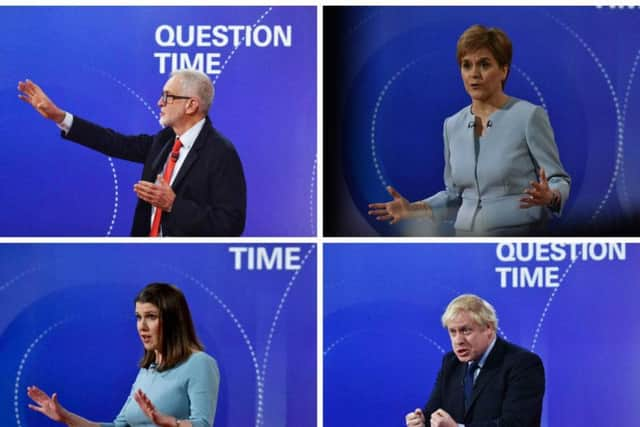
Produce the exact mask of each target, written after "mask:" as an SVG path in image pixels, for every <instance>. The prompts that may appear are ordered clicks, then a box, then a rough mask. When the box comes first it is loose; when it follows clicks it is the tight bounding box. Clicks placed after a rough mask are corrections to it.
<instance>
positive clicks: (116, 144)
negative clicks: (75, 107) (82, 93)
mask: <svg viewBox="0 0 640 427" xmlns="http://www.w3.org/2000/svg"><path fill="white" fill-rule="evenodd" d="M61 136H62V137H63V138H64V139H68V140H70V141H74V142H77V143H78V144H81V145H84V146H85V147H88V148H91V149H92V150H96V151H99V152H101V153H102V154H106V155H107V156H112V157H117V158H119V159H124V160H130V161H132V162H137V163H144V162H145V160H146V159H147V155H148V153H149V149H150V148H151V144H152V143H153V137H152V136H150V135H135V136H127V135H123V134H121V133H118V132H116V131H114V130H112V129H107V128H103V127H102V126H99V125H97V124H95V123H91V122H89V121H87V120H84V119H82V118H80V117H78V116H74V118H73V125H72V126H71V129H69V132H68V133H67V134H65V133H64V132H62V133H61Z"/></svg>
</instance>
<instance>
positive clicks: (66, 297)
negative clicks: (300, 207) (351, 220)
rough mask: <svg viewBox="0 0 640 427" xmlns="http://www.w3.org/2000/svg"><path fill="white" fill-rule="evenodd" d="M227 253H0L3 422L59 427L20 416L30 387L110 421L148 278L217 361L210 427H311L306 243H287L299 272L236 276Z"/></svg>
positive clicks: (31, 249)
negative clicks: (183, 312) (179, 297)
mask: <svg viewBox="0 0 640 427" xmlns="http://www.w3.org/2000/svg"><path fill="white" fill-rule="evenodd" d="M230 246H233V245H222V244H221V245H187V244H182V245H167V244H163V245H151V244H146V245H139V244H127V245H122V244H109V245H105V244H102V245H94V244H73V245H70V244H38V245H31V244H4V245H0V260H1V261H0V301H2V302H1V303H0V307H1V310H0V354H1V355H2V364H1V365H0V378H2V381H0V399H1V400H2V402H3V404H2V405H0V425H3V426H9V425H17V426H23V427H27V426H53V425H58V424H56V423H53V422H50V421H49V420H48V419H45V418H44V417H43V416H42V415H41V414H38V413H36V412H34V411H32V410H30V409H28V408H27V403H28V402H29V401H30V399H29V398H28V397H27V395H26V387H27V386H28V385H32V384H37V385H39V386H40V387H41V388H42V389H44V390H45V391H47V392H49V393H52V392H54V391H57V392H58V396H59V399H60V401H61V403H62V404H63V405H65V407H67V408H68V409H70V410H72V411H74V412H76V413H79V414H81V415H83V416H85V417H87V418H88V419H91V420H95V421H110V420H113V419H114V418H115V416H116V415H117V413H118V412H119V411H120V408H121V407H122V405H123V404H124V401H125V399H126V397H127V395H128V393H129V391H130V389H131V384H132V383H133V380H134V379H135V375H136V373H137V370H138V368H137V362H138V360H139V359H140V357H141V356H142V353H143V351H142V345H141V343H140V339H139V337H138V335H137V331H136V326H135V316H134V304H133V298H134V297H135V295H136V294H137V293H138V292H139V291H140V289H142V288H143V287H144V286H145V285H146V284H148V283H151V282H154V281H161V282H169V283H174V284H176V285H178V286H179V287H180V288H181V289H182V290H183V292H184V293H185V296H186V298H187V301H188V303H189V305H190V308H191V312H192V315H193V317H194V322H195V325H196V330H197V333H198V335H199V337H200V339H201V340H202V341H203V343H204V345H205V347H206V349H205V351H206V352H207V353H209V354H210V355H212V356H213V357H214V358H216V360H217V361H218V365H219V367H220V375H221V382H220V393H219V401H218V409H217V414H216V420H215V425H216V426H255V427H261V426H263V427H280V426H284V425H292V426H296V425H314V424H315V418H316V357H317V356H316V348H317V345H316V343H317V341H316V333H315V331H316V320H317V319H316V255H315V246H312V245H289V246H288V247H291V246H295V247H298V248H300V251H299V253H298V255H299V257H300V260H298V261H296V264H298V265H301V268H300V269H298V270H270V271H267V270H265V269H262V270H257V269H254V270H249V269H247V268H246V265H247V264H246V263H243V268H242V269H240V270H236V269H235V259H234V255H233V254H232V253H230V252H229V250H228V249H229V247H230ZM235 246H238V245H235ZM243 246H251V247H254V248H255V247H257V246H261V247H266V248H268V249H269V251H271V250H273V248H274V247H275V245H243Z"/></svg>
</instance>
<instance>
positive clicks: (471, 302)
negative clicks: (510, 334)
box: [442, 294, 498, 330]
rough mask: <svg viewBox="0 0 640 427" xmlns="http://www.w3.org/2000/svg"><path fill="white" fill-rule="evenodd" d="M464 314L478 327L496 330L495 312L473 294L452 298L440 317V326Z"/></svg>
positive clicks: (490, 306) (489, 305) (496, 318)
mask: <svg viewBox="0 0 640 427" xmlns="http://www.w3.org/2000/svg"><path fill="white" fill-rule="evenodd" d="M463 311H464V312H466V313H468V314H469V316H471V319H473V321H474V322H476V323H477V324H478V325H480V326H491V327H492V328H493V329H494V330H498V316H497V315H496V310H495V308H493V306H492V305H491V304H489V303H488V302H487V301H486V300H484V299H482V298H480V297H479V296H477V295H473V294H463V295H460V296H457V297H456V298H454V299H453V300H452V301H451V302H450V303H449V305H448V306H447V309H446V310H445V311H444V314H443V315H442V326H443V327H444V328H446V327H447V324H448V323H449V322H450V321H451V320H453V319H454V318H455V317H456V316H458V315H459V314H460V312H463Z"/></svg>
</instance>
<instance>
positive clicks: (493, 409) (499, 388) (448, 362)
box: [424, 338, 545, 427]
mask: <svg viewBox="0 0 640 427" xmlns="http://www.w3.org/2000/svg"><path fill="white" fill-rule="evenodd" d="M466 365H467V363H466V362H465V363H461V362H460V361H459V360H458V358H457V357H456V355H455V354H454V353H453V352H449V353H447V354H446V355H445V356H444V358H443V360H442V367H441V368H440V372H439V373H438V377H437V380H436V384H435V386H434V388H433V391H432V392H431V397H430V398H429V401H428V402H427V404H426V406H425V408H424V414H425V418H426V419H427V423H428V422H429V417H430V416H431V414H432V413H433V412H434V411H435V410H437V409H439V408H442V409H444V410H445V411H447V412H448V413H449V415H451V417H452V418H453V419H454V420H455V421H456V422H457V423H459V424H464V425H465V426H466V427H534V426H535V427H539V426H540V418H541V415H542V398H543V396H544V387H545V380H544V367H543V366H542V361H541V360H540V358H539V357H538V356H537V355H535V354H533V353H531V352H529V351H527V350H525V349H523V348H520V347H518V346H516V345H513V344H511V343H508V342H507V341H505V340H503V339H500V338H497V339H496V344H495V346H494V347H493V349H492V350H491V352H490V353H489V355H488V357H487V360H486V361H485V364H484V366H483V368H482V369H481V370H480V373H479V374H478V376H477V378H476V381H475V383H474V385H473V394H472V397H471V404H470V406H469V408H468V409H467V410H465V407H464V375H465V370H466Z"/></svg>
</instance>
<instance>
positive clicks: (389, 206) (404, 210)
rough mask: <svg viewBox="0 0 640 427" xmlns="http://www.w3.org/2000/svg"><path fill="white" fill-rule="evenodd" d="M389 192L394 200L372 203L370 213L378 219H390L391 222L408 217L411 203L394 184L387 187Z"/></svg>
mask: <svg viewBox="0 0 640 427" xmlns="http://www.w3.org/2000/svg"><path fill="white" fill-rule="evenodd" d="M387 192H388V193H389V195H390V196H391V197H392V200H391V201H389V202H384V203H370V204H369V215H372V216H375V217H376V219H377V220H378V221H390V222H391V224H395V223H397V222H398V221H400V220H402V219H405V218H408V217H409V215H410V210H411V203H409V201H408V200H407V199H405V198H404V197H403V196H402V194H400V193H398V192H397V191H396V189H395V188H393V187H392V186H388V187H387Z"/></svg>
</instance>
